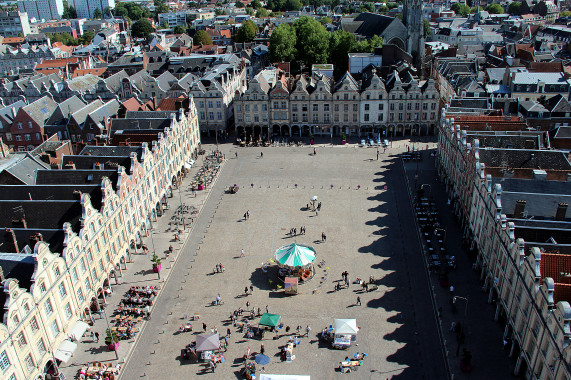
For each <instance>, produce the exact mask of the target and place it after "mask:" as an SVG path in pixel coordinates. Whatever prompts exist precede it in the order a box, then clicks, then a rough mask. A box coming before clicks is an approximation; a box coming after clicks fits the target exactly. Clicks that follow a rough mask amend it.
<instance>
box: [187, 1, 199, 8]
mask: <svg viewBox="0 0 571 380" xmlns="http://www.w3.org/2000/svg"><path fill="white" fill-rule="evenodd" d="M188 7H189V8H190V9H192V8H198V3H197V2H196V1H190V2H189V3H188Z"/></svg>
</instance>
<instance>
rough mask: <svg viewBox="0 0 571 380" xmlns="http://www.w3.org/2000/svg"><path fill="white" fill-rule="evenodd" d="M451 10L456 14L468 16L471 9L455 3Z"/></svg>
mask: <svg viewBox="0 0 571 380" xmlns="http://www.w3.org/2000/svg"><path fill="white" fill-rule="evenodd" d="M450 9H452V10H453V11H454V13H456V14H458V15H460V16H467V15H468V14H470V7H469V6H467V5H466V4H462V3H454V4H452V6H451V7H450Z"/></svg>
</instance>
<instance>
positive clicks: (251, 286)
mask: <svg viewBox="0 0 571 380" xmlns="http://www.w3.org/2000/svg"><path fill="white" fill-rule="evenodd" d="M250 294H254V286H253V285H250Z"/></svg>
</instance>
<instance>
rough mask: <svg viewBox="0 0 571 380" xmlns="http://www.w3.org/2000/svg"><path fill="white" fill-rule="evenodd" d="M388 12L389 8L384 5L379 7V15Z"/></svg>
mask: <svg viewBox="0 0 571 380" xmlns="http://www.w3.org/2000/svg"><path fill="white" fill-rule="evenodd" d="M388 11H389V7H387V6H386V5H381V6H380V7H379V13H386V12H388Z"/></svg>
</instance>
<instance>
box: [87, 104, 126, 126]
mask: <svg viewBox="0 0 571 380" xmlns="http://www.w3.org/2000/svg"><path fill="white" fill-rule="evenodd" d="M120 106H121V103H119V101H118V100H117V99H111V100H110V101H108V102H107V103H105V104H103V105H101V106H100V107H99V108H96V109H95V110H93V111H92V112H90V113H89V115H88V116H89V117H90V118H91V119H92V120H93V121H95V122H96V123H99V124H101V123H102V122H103V121H104V120H105V119H107V118H109V117H113V116H115V115H117V112H118V111H119V107H120Z"/></svg>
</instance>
